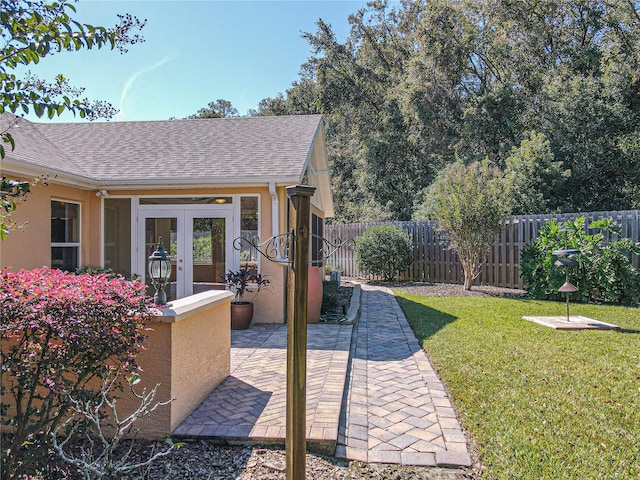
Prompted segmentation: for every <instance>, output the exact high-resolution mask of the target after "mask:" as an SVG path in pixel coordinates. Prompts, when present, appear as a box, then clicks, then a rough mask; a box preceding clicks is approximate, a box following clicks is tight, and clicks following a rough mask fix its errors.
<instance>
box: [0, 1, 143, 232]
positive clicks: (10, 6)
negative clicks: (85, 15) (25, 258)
mask: <svg viewBox="0 0 640 480" xmlns="http://www.w3.org/2000/svg"><path fill="white" fill-rule="evenodd" d="M75 12H76V10H75V7H74V6H73V4H72V3H71V2H70V1H69V0H60V1H58V2H48V1H46V0H32V1H24V0H2V3H1V8H0V100H1V101H0V115H1V114H3V113H4V112H5V111H7V112H12V113H14V114H17V115H20V114H24V113H31V112H33V113H35V114H36V115H37V116H38V117H43V116H47V117H48V118H53V117H55V116H57V115H61V114H62V113H63V112H65V111H68V112H72V113H73V114H74V115H75V114H77V115H79V116H80V117H81V118H89V119H95V118H111V117H112V116H113V115H114V114H115V112H116V111H115V109H114V108H113V107H112V106H111V105H110V104H108V103H107V102H102V101H93V102H91V101H89V99H87V98H81V96H82V92H83V89H81V88H75V87H73V86H71V85H70V84H69V81H68V80H67V78H65V76H64V75H63V74H61V73H60V74H58V75H56V77H55V78H53V79H41V78H39V77H38V76H37V75H36V74H33V73H31V72H28V73H27V74H26V75H25V76H24V77H19V76H18V75H17V74H16V72H15V70H16V69H18V68H19V67H25V66H27V67H28V66H31V65H36V64H38V62H40V60H41V59H42V58H44V57H46V56H48V55H52V54H55V53H61V52H73V51H78V50H82V49H88V50H90V49H93V48H103V47H108V48H111V49H117V50H118V51H120V53H125V52H126V51H127V48H126V47H127V46H128V45H132V44H135V43H138V42H141V41H143V39H142V37H140V36H139V35H138V34H137V33H136V32H137V31H138V30H140V29H142V28H143V27H144V24H145V22H146V21H140V20H138V19H137V18H136V17H133V16H131V15H129V14H125V15H119V16H118V17H119V23H118V25H116V26H114V27H111V28H107V27H101V26H93V25H89V24H82V23H80V22H78V21H76V20H75V19H74V18H73V15H74V14H75ZM13 125H14V123H11V122H8V127H6V128H4V129H1V130H0V136H1V137H2V141H0V159H2V158H4V157H5V148H4V147H5V145H8V146H9V147H10V148H11V149H13V148H14V147H15V143H14V140H13V138H12V136H11V131H10V130H11V128H12V127H13ZM28 192H29V182H23V181H12V180H9V179H6V178H4V177H3V178H2V188H0V199H1V203H0V239H4V238H6V236H7V234H8V232H9V231H10V230H11V229H12V228H14V227H15V224H14V222H13V221H12V220H11V219H10V218H9V217H10V215H11V212H12V211H14V210H15V209H16V202H15V199H16V198H18V197H23V196H24V195H26V194H27V193H28Z"/></svg>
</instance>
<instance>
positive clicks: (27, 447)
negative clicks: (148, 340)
mask: <svg viewBox="0 0 640 480" xmlns="http://www.w3.org/2000/svg"><path fill="white" fill-rule="evenodd" d="M151 308H152V304H151V302H150V299H149V298H148V297H147V296H146V294H145V285H144V284H141V283H140V282H136V281H134V282H131V281H127V280H125V279H124V278H122V277H115V278H114V277H113V276H109V275H106V274H100V275H90V274H83V275H75V274H73V273H66V272H61V271H59V270H53V269H50V268H47V267H43V268H40V269H36V270H31V271H26V270H21V271H19V272H13V271H11V270H8V269H4V270H2V271H1V272H0V339H1V341H2V348H1V349H0V350H1V352H2V353H1V360H2V366H1V370H0V372H1V377H2V378H1V380H2V397H1V402H0V407H1V409H2V422H3V424H4V425H6V426H9V427H10V431H11V432H12V436H11V441H10V442H7V441H3V443H2V471H3V472H4V473H7V472H12V474H13V475H14V476H15V477H18V476H19V475H20V472H21V471H23V470H24V469H26V468H27V466H28V465H27V463H28V461H27V460H28V459H33V457H34V452H35V451H36V450H38V451H42V446H43V444H44V443H45V442H46V441H47V439H48V438H49V435H50V433H51V432H52V431H53V430H54V429H55V427H56V426H57V425H58V424H59V423H60V422H61V421H63V420H64V418H65V415H67V414H68V412H69V405H70V403H69V402H70V400H69V399H70V398H73V399H76V400H79V401H88V400H91V399H93V398H95V396H96V395H97V394H98V393H99V392H98V390H99V384H100V383H101V382H99V381H98V382H96V381H95V380H97V379H102V378H105V377H106V376H107V375H108V374H109V373H110V372H111V373H113V371H114V370H121V371H123V373H124V374H125V375H127V374H132V373H133V372H135V371H136V369H137V364H136V355H137V354H138V352H139V351H140V350H141V349H142V348H143V342H144V339H145V335H144V333H145V330H146V329H147V328H146V327H145V319H146V318H148V316H149V315H150V314H151ZM92 385H93V387H92ZM96 385H98V388H95V386H96ZM3 476H4V474H3Z"/></svg>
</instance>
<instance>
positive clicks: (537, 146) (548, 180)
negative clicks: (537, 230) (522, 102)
mask: <svg viewBox="0 0 640 480" xmlns="http://www.w3.org/2000/svg"><path fill="white" fill-rule="evenodd" d="M505 173H506V175H507V176H508V177H509V179H510V182H511V187H512V192H513V212H512V213H514V214H515V215H523V214H531V213H546V212H550V211H554V210H561V207H562V206H563V204H562V198H560V195H561V192H562V189H563V186H564V184H565V182H567V181H568V179H569V177H570V176H571V171H570V170H564V169H563V168H562V162H556V161H555V159H554V156H553V151H552V150H551V144H550V142H549V140H548V139H547V137H546V136H545V135H544V134H543V133H538V132H535V131H532V132H529V133H528V135H527V137H526V138H525V139H523V140H522V142H520V146H519V147H515V146H514V147H512V149H511V153H510V154H509V156H508V157H507V158H506V170H505Z"/></svg>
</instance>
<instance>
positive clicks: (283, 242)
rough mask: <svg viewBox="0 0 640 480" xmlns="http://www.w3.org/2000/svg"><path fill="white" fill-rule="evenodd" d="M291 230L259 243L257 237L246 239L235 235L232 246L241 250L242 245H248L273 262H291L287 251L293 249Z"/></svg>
mask: <svg viewBox="0 0 640 480" xmlns="http://www.w3.org/2000/svg"><path fill="white" fill-rule="evenodd" d="M293 238H294V237H293V230H291V231H290V232H288V233H283V234H281V235H277V236H275V237H271V238H270V239H269V240H267V241H265V242H262V243H259V242H260V240H259V239H258V238H254V239H253V240H248V239H246V238H242V237H237V238H236V239H235V240H234V241H233V248H235V249H236V250H242V247H250V248H253V249H255V251H256V252H258V253H259V254H260V255H262V256H263V257H264V258H266V259H267V260H269V261H270V262H275V263H291V261H290V260H289V252H292V251H293Z"/></svg>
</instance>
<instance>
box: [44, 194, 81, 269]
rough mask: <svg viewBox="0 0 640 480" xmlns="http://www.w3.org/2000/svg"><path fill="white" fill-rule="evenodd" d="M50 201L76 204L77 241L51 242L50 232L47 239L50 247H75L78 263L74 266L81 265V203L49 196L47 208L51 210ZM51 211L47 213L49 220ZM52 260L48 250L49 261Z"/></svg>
mask: <svg viewBox="0 0 640 480" xmlns="http://www.w3.org/2000/svg"><path fill="white" fill-rule="evenodd" d="M52 202H60V203H70V204H73V205H78V241H77V242H51V233H49V241H50V242H51V248H52V249H53V248H60V247H63V248H64V247H76V248H77V249H78V264H77V265H76V268H80V267H82V203H81V202H75V201H73V200H65V199H62V198H53V197H52V198H51V200H50V202H49V210H51V203H52ZM52 213H53V212H51V211H50V213H49V221H51V218H52ZM52 260H53V258H52V255H51V252H49V263H51V262H52Z"/></svg>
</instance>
